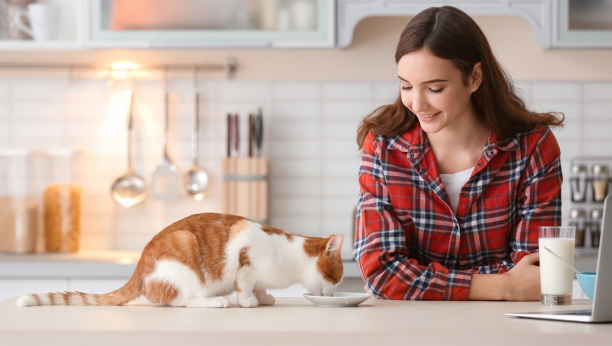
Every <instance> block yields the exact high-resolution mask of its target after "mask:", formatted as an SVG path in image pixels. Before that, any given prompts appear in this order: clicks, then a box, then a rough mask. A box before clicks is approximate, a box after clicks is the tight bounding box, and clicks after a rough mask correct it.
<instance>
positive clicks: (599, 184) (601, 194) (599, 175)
mask: <svg viewBox="0 0 612 346" xmlns="http://www.w3.org/2000/svg"><path fill="white" fill-rule="evenodd" d="M591 173H592V176H591V184H592V186H593V202H602V203H603V201H604V200H605V199H606V196H607V195H608V177H609V176H610V168H609V167H608V166H606V165H600V164H595V165H593V167H592V168H591Z"/></svg>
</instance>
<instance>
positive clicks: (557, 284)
mask: <svg viewBox="0 0 612 346" xmlns="http://www.w3.org/2000/svg"><path fill="white" fill-rule="evenodd" d="M538 241H539V244H540V285H541V288H542V294H550V295H555V296H565V295H569V294H572V286H573V278H574V273H573V271H572V269H571V268H569V267H568V266H566V265H565V264H564V263H563V262H562V261H561V260H560V259H558V258H556V257H555V256H553V255H552V254H551V253H550V252H548V251H547V250H546V249H545V248H544V246H546V247H547V248H549V249H550V250H552V252H554V253H556V254H557V255H558V256H559V257H561V258H563V259H564V260H565V261H566V262H567V263H569V264H571V265H574V244H575V241H574V239H573V238H540V239H539V240H538Z"/></svg>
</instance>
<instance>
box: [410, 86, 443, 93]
mask: <svg viewBox="0 0 612 346" xmlns="http://www.w3.org/2000/svg"><path fill="white" fill-rule="evenodd" d="M411 89H412V87H404V86H403V87H402V90H411ZM429 90H430V91H431V92H432V93H434V94H438V93H441V92H442V90H444V89H438V90H434V89H431V88H430V89H429Z"/></svg>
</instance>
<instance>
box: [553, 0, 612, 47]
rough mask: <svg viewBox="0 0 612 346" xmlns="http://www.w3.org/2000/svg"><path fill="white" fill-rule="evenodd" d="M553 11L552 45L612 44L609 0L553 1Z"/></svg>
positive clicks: (611, 17)
mask: <svg viewBox="0 0 612 346" xmlns="http://www.w3.org/2000/svg"><path fill="white" fill-rule="evenodd" d="M553 13H554V17H555V21H554V24H555V26H554V27H553V31H552V34H553V46H554V47H559V48H563V47H569V48H611V47H612V0H560V1H555V2H554V7H553Z"/></svg>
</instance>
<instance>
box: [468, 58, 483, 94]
mask: <svg viewBox="0 0 612 346" xmlns="http://www.w3.org/2000/svg"><path fill="white" fill-rule="evenodd" d="M480 84H482V63H481V62H477V63H476V65H474V69H473V70H472V75H471V76H470V78H469V85H470V89H471V90H472V92H474V91H476V90H478V88H479V87H480Z"/></svg>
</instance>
